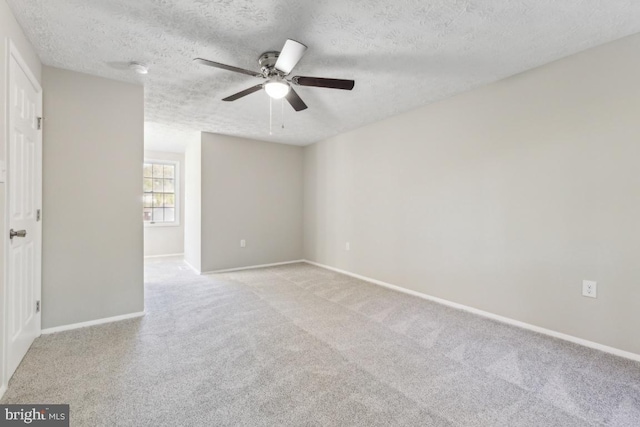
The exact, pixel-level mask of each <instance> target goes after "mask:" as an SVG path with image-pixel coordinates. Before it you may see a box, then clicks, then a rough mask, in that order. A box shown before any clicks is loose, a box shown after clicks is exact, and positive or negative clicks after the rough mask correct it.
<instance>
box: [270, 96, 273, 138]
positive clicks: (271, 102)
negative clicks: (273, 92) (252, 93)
mask: <svg viewBox="0 0 640 427" xmlns="http://www.w3.org/2000/svg"><path fill="white" fill-rule="evenodd" d="M272 128H273V98H271V97H269V135H273V131H272Z"/></svg>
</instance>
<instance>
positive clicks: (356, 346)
mask: <svg viewBox="0 0 640 427" xmlns="http://www.w3.org/2000/svg"><path fill="white" fill-rule="evenodd" d="M146 311H147V315H146V316H145V317H144V318H141V319H136V320H127V321H122V322H118V323H112V324H108V325H103V326H96V327H91V328H85V329H80V330H75V331H70V332H63V333H58V334H55V335H49V336H42V337H41V338H39V339H37V340H36V342H35V343H34V345H33V347H32V349H31V350H30V351H29V353H28V354H27V356H26V358H25V360H24V361H23V363H22V364H21V365H20V367H19V368H18V371H17V372H16V374H15V376H14V377H13V379H12V381H11V383H10V385H9V390H8V391H7V393H6V395H5V397H4V399H3V401H2V403H69V404H71V421H72V423H71V425H72V426H114V425H117V426H214V425H216V426H217V425H244V426H281V425H294V426H315V425H318V426H321V425H322V426H324V425H335V426H349V425H361V426H375V425H381V426H382V425H386V426H420V425H423V426H451V425H454V426H457V425H462V426H509V427H514V426H563V427H567V426H589V425H611V426H639V425H640V364H638V363H634V362H631V361H628V360H625V359H621V358H617V357H614V356H611V355H608V354H605V353H600V352H597V351H593V350H589V349H586V348H583V347H580V346H577V345H573V344H569V343H566V342H563V341H560V340H556V339H552V338H548V337H545V336H542V335H538V334H535V333H531V332H528V331H524V330H521V329H517V328H513V327H510V326H507V325H503V324H500V323H497V322H494V321H491V320H487V319H484V318H481V317H477V316H474V315H472V314H469V313H465V312H462V311H457V310H454V309H451V308H448V307H445V306H441V305H438V304H434V303H430V302H428V301H425V300H422V299H419V298H415V297H411V296H408V295H405V294H402V293H398V292H394V291H391V290H387V289H384V288H381V287H377V286H375V285H371V284H368V283H366V282H362V281H359V280H356V279H353V278H350V277H347V276H343V275H340V274H337V273H333V272H330V271H327V270H324V269H320V268H317V267H313V266H310V265H307V264H293V265H287V266H281V267H274V268H264V269H259V270H247V271H242V272H234V273H227V274H217V275H209V276H196V275H195V274H193V273H192V272H191V271H190V270H188V269H187V267H186V266H185V265H184V264H182V263H181V262H180V261H179V260H170V261H166V260H162V261H157V260H156V261H151V262H148V263H147V283H146Z"/></svg>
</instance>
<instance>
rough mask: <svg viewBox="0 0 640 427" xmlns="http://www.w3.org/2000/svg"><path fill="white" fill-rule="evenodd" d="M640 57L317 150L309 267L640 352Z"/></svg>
mask: <svg viewBox="0 0 640 427" xmlns="http://www.w3.org/2000/svg"><path fill="white" fill-rule="evenodd" d="M639 47H640V36H634V37H630V38H627V39H623V40H620V41H617V42H614V43H611V44H608V45H605V46H602V47H599V48H596V49H592V50H589V51H586V52H584V53H581V54H579V55H576V56H572V57H569V58H566V59H563V60H560V61H558V62H555V63H553V64H550V65H548V66H545V67H542V68H539V69H536V70H533V71H530V72H526V73H524V74H521V75H517V76H515V77H512V78H509V79H506V80H503V81H500V82H498V83H495V84H493V85H490V86H487V87H483V88H480V89H478V90H474V91H472V92H468V93H465V94H462V95H460V96H457V97H454V98H451V99H449V100H446V101H443V102H439V103H437V104H433V105H430V106H426V107H424V108H421V109H418V110H415V111H411V112H409V113H405V114H402V115H399V116H397V117H394V118H391V119H388V120H384V121H382V122H379V123H376V124H373V125H370V126H366V127H363V128H360V129H357V130H355V131H352V132H349V133H345V134H343V135H340V136H338V137H335V138H332V139H329V140H327V141H323V142H320V143H317V144H314V145H311V146H308V147H307V148H306V149H305V197H304V210H305V233H304V239H305V247H304V253H305V258H307V259H309V260H313V261H317V262H319V263H323V264H327V265H330V266H333V267H337V268H341V269H345V270H348V271H350V272H354V273H357V274H361V275H364V276H368V277H371V278H375V279H378V280H382V281H385V282H388V283H392V284H395V285H398V286H402V287H405V288H408V289H412V290H415V291H419V292H423V293H426V294H429V295H433V296H436V297H440V298H445V299H447V300H450V301H454V302H458V303H461V304H465V305H468V306H471V307H476V308H479V309H481V310H486V311H489V312H492V313H496V314H499V315H502V316H506V317H509V318H513V319H517V320H520V321H524V322H527V323H530V324H534V325H538V326H541V327H544V328H549V329H552V330H556V331H559V332H563V333H566V334H570V335H573V336H576V337H581V338H584V339H587V340H591V341H595V342H598V343H602V344H605V345H609V346H613V347H617V348H620V349H623V350H627V351H630V352H634V353H636V354H640V334H639V333H638V325H640V262H639V261H638V255H639V254H640V173H639V169H638V159H640V141H639V139H638V136H639V135H640V120H639V117H640V85H639V84H638V76H640V59H639V58H640V57H639V56H638V54H637V53H638V48H639ZM347 241H349V242H350V244H351V250H350V251H346V250H345V242H347ZM583 279H589V280H595V281H597V282H598V298H597V299H590V298H585V297H583V296H581V285H582V280H583Z"/></svg>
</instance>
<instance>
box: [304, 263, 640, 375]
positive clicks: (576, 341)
mask: <svg viewBox="0 0 640 427" xmlns="http://www.w3.org/2000/svg"><path fill="white" fill-rule="evenodd" d="M304 262H306V263H307V264H311V265H315V266H316V267H321V268H325V269H327V270H331V271H335V272H337V273H341V274H344V275H347V276H351V277H355V278H356V279H360V280H364V281H366V282H370V283H373V284H374V285H378V286H383V287H385V288H389V289H393V290H395V291H399V292H403V293H405V294H409V295H413V296H416V297H418V298H423V299H426V300H429V301H433V302H436V303H439V304H443V305H446V306H449V307H453V308H457V309H459V310H464V311H468V312H469V313H473V314H477V315H479V316H483V317H487V318H489V319H493V320H496V321H498V322H502V323H506V324H509V325H513V326H517V327H519V328H522V329H528V330H530V331H534V332H538V333H540V334H544V335H549V336H551V337H554V338H559V339H561V340H565V341H569V342H572V343H574V344H579V345H582V346H585V347H589V348H593V349H596V350H600V351H604V352H606V353H610V354H614V355H616V356H620V357H624V358H626V359H631V360H635V361H638V362H640V354H636V353H631V352H629V351H625V350H620V349H618V348H615V347H609V346H607V345H604V344H599V343H597V342H593V341H589V340H585V339H583V338H578V337H574V336H573V335H567V334H563V333H562V332H557V331H554V330H551V329H546V328H542V327H540V326H536V325H532V324H530V323H525V322H521V321H519V320H515V319H511V318H509V317H504V316H500V315H498V314H493V313H490V312H488V311H483V310H479V309H477V308H473V307H469V306H467V305H463V304H459V303H457V302H453V301H449V300H446V299H442V298H438V297H434V296H431V295H427V294H423V293H422V292H418V291H413V290H411V289H406V288H403V287H400V286H396V285H392V284H390V283H386V282H382V281H380V280H376V279H372V278H370V277H366V276H361V275H359V274H355V273H351V272H349V271H346V270H341V269H339V268H335V267H331V266H328V265H324V264H320V263H317V262H314V261H309V260H304Z"/></svg>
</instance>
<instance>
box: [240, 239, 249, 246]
mask: <svg viewBox="0 0 640 427" xmlns="http://www.w3.org/2000/svg"><path fill="white" fill-rule="evenodd" d="M246 246H247V241H246V240H244V239H242V240H240V247H241V248H245V247H246Z"/></svg>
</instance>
